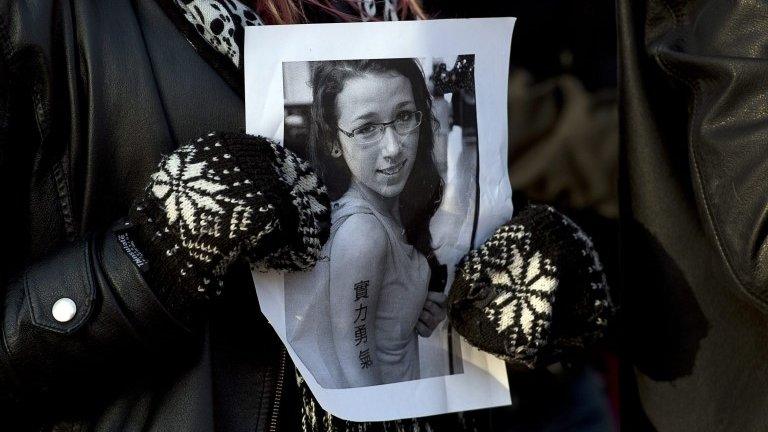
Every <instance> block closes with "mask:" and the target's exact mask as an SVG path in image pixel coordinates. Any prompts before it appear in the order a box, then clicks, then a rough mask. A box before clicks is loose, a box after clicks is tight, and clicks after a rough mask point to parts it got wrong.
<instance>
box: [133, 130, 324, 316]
mask: <svg viewBox="0 0 768 432" xmlns="http://www.w3.org/2000/svg"><path fill="white" fill-rule="evenodd" d="M329 204H330V203H329V201H328V197H327V195H326V189H325V187H324V186H322V185H321V184H320V182H319V181H318V179H317V177H316V176H315V174H314V173H313V172H312V171H311V169H310V168H309V165H308V164H307V163H306V162H304V161H301V160H299V159H298V158H297V157H296V156H295V155H294V154H293V153H291V152H290V151H289V150H287V149H285V148H284V147H282V146H280V145H277V144H275V143H273V142H270V141H268V140H266V139H264V138H261V137H255V136H250V135H245V134H240V133H210V134H207V135H205V136H203V137H201V138H198V139H197V140H195V141H193V142H190V143H189V144H186V145H184V146H181V147H179V148H178V149H177V150H176V151H174V152H173V153H171V154H170V155H168V156H166V157H164V158H163V160H162V161H161V162H160V164H159V169H158V171H157V172H155V173H154V174H153V175H152V177H151V180H150V182H149V184H148V186H147V188H146V189H145V192H144V194H143V196H141V197H140V198H139V199H138V200H136V202H135V203H134V205H133V206H132V208H131V210H130V213H129V217H128V220H127V222H125V224H126V225H127V226H129V227H130V231H129V233H130V236H131V239H132V240H134V241H135V242H136V244H137V245H138V249H139V250H140V251H141V252H142V253H143V254H144V255H145V262H146V263H147V266H148V269H146V272H145V273H146V276H147V279H148V283H149V285H150V286H151V287H152V288H153V290H154V291H155V292H156V294H157V295H158V297H159V298H160V300H161V301H162V302H163V303H164V304H165V305H166V306H167V307H168V308H169V309H171V312H172V313H174V314H176V315H177V316H179V317H180V318H181V319H182V320H185V321H189V319H190V318H191V316H194V315H196V314H197V312H199V309H200V307H201V306H203V305H204V304H205V301H204V300H205V299H207V298H209V297H210V296H211V295H212V294H213V295H216V294H219V293H220V290H221V287H222V286H223V282H222V280H223V279H222V278H223V276H224V275H225V274H226V273H227V270H228V269H229V267H230V266H231V265H232V263H233V262H235V261H236V260H237V259H238V258H240V257H241V256H244V257H248V258H249V259H250V260H251V262H252V263H253V264H254V265H255V266H256V267H258V268H273V269H280V270H301V269H306V268H309V267H311V266H312V265H314V263H315V261H316V259H317V258H318V257H319V254H320V251H321V247H322V243H323V242H324V241H325V240H326V239H327V236H328V228H329Z"/></svg>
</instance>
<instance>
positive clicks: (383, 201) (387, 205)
mask: <svg viewBox="0 0 768 432" xmlns="http://www.w3.org/2000/svg"><path fill="white" fill-rule="evenodd" d="M349 187H350V189H353V190H354V191H356V192H357V193H358V194H359V195H360V197H361V198H363V199H364V200H366V201H368V202H369V203H370V204H371V205H372V206H373V207H374V208H375V209H376V210H378V211H379V212H380V213H383V214H385V215H388V216H391V217H393V218H395V220H397V221H400V198H399V196H394V197H383V196H381V195H380V194H379V193H377V192H374V191H373V189H371V188H369V187H368V186H366V185H364V184H362V183H360V182H359V181H357V180H355V179H352V182H351V184H350V186H349Z"/></svg>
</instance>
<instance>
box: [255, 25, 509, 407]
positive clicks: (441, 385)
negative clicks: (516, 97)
mask: <svg viewBox="0 0 768 432" xmlns="http://www.w3.org/2000/svg"><path fill="white" fill-rule="evenodd" d="M457 24H458V25H457ZM514 24H515V18H511V17H509V18H482V19H451V20H430V21H400V22H370V23H345V24H309V25H306V24H305V25H300V30H299V31H296V30H297V28H296V26H294V25H283V26H261V27H248V28H246V32H245V46H246V50H245V53H244V59H245V64H244V71H245V102H246V131H247V132H248V133H249V134H255V135H263V136H266V137H269V138H272V139H274V140H276V141H278V142H282V141H283V113H284V111H283V109H282V106H283V105H282V103H283V83H282V63H283V62H286V61H313V60H330V59H362V58H403V57H440V56H444V57H450V56H455V55H457V54H474V55H475V94H476V99H477V123H478V142H479V143H480V145H479V152H480V166H482V167H483V169H481V170H480V175H479V182H480V197H481V201H480V203H481V204H480V211H479V221H478V232H477V234H476V241H475V246H479V245H480V244H482V243H483V242H484V241H485V240H486V239H487V238H488V237H489V236H490V235H491V234H492V233H493V231H494V230H495V228H496V227H498V226H499V225H501V224H503V223H504V222H506V221H507V220H509V218H510V217H511V216H512V190H511V186H510V184H509V178H508V176H507V174H506V173H507V145H506V143H507V137H508V135H507V77H508V71H509V55H508V52H509V47H510V43H511V39H512V31H513V29H514ZM426 29H429V30H428V31H429V32H430V33H431V32H433V31H435V32H438V33H440V34H441V37H440V39H439V40H435V39H433V38H424V37H420V34H421V33H422V32H424V31H425V30H426ZM329 33H330V35H332V36H333V37H334V40H338V41H339V43H340V44H343V46H341V47H339V46H333V45H329V44H323V43H322V41H323V40H327V39H328V37H329ZM393 35H397V37H393ZM488 40H492V41H496V43H494V44H491V43H485V41H488ZM414 41H419V42H421V43H413V42H414ZM272 46H276V47H277V46H279V48H275V49H266V48H260V47H272ZM371 53H375V55H372V54H371ZM254 65H258V66H257V67H254ZM427 72H428V71H427ZM263 82H267V83H268V85H267V86H266V89H267V90H266V92H265V91H263V88H264V87H262V86H257V85H255V83H263ZM491 83H498V84H499V85H497V86H495V88H494V86H493V85H491ZM502 90H503V91H502ZM274 104H279V107H280V109H275V106H274ZM493 107H500V109H493ZM251 113H253V114H251ZM248 114H251V115H248ZM252 118H258V119H259V121H258V123H256V122H253V121H248V119H252ZM500 141H501V143H502V145H487V144H485V145H484V144H483V143H484V142H500ZM499 173H504V174H503V179H499V178H498V175H499ZM494 175H495V176H496V177H491V176H494ZM494 180H495V181H494ZM491 205H493V206H496V207H497V208H498V209H500V210H499V211H498V212H491V211H490V210H491V208H490V207H491ZM254 283H255V285H256V291H257V295H258V297H259V304H260V307H261V310H262V313H263V314H264V315H265V317H266V318H267V319H268V320H269V321H270V323H271V324H272V325H273V327H274V328H275V329H276V330H277V333H278V335H279V336H280V338H281V339H282V341H283V343H284V344H285V345H286V348H287V351H288V354H289V355H290V356H291V358H292V359H293V361H294V363H296V367H297V368H298V369H299V371H300V372H301V373H302V375H303V376H304V378H305V380H306V382H307V385H308V386H309V388H310V389H311V390H312V392H313V394H314V395H315V397H316V398H317V399H318V400H319V401H320V402H321V405H322V407H323V408H324V409H325V410H327V411H329V412H331V413H332V414H334V415H335V416H337V417H340V418H343V419H347V420H352V421H386V420H393V419H398V418H408V417H421V416H428V415H435V414H441V413H445V412H455V411H466V410H472V409H479V408H488V407H494V406H502V405H509V404H511V400H510V395H509V383H508V380H507V374H506V368H505V365H504V362H503V361H501V360H499V359H497V358H496V357H493V356H491V355H489V354H486V353H483V352H480V351H478V350H476V349H474V348H472V347H471V346H469V345H468V344H467V343H466V342H464V341H462V347H461V349H462V354H463V357H464V373H463V374H457V375H449V376H442V377H434V378H426V379H421V380H417V381H409V382H401V383H393V384H384V385H379V386H373V387H363V388H352V389H324V388H322V387H321V386H320V385H319V384H318V383H317V382H316V381H315V380H314V379H313V378H312V375H311V373H309V371H308V370H306V368H305V367H304V365H303V364H302V363H301V361H299V359H298V357H297V355H296V353H295V351H294V350H293V349H292V348H291V346H290V345H289V344H286V340H285V334H286V331H285V310H284V308H279V307H275V308H269V307H268V306H267V307H265V305H276V304H281V305H282V304H284V301H283V299H281V298H280V297H281V296H282V293H283V276H282V274H280V273H269V274H259V273H255V274H254ZM289 379H291V378H290V377H289ZM488 389H490V391H487V390H488ZM473 391H474V392H473ZM392 395H397V397H392ZM435 395H443V398H439V397H437V398H435ZM350 397H352V398H354V399H356V400H358V401H359V400H364V401H365V404H364V407H370V409H364V408H363V409H361V407H360V406H359V405H360V404H354V403H349V400H350ZM417 401H418V402H419V403H415V402H417Z"/></svg>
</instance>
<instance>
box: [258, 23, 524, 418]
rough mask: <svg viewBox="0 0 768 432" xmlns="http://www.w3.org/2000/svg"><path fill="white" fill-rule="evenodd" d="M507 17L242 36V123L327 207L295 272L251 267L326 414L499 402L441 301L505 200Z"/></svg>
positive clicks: (399, 413) (439, 409) (487, 360)
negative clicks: (307, 257)
mask: <svg viewBox="0 0 768 432" xmlns="http://www.w3.org/2000/svg"><path fill="white" fill-rule="evenodd" d="M514 24H515V19H514V18H489V19H471V20H450V19H449V20H434V21H423V22H422V21H400V22H367V23H340V24H322V25H321V24H316V25H303V26H263V27H255V28H249V29H248V31H247V32H246V35H245V36H246V50H245V52H244V61H245V77H246V78H245V107H246V131H247V133H249V134H254V135H261V136H265V137H268V138H269V139H271V140H273V141H274V142H275V143H279V145H281V146H284V147H285V149H286V151H287V152H290V153H292V154H295V155H296V158H297V160H300V161H302V162H301V167H300V169H301V170H302V171H311V172H313V173H315V174H316V177H315V178H316V179H317V180H314V179H313V180H312V181H311V182H310V183H311V184H307V185H304V186H302V187H306V188H310V189H318V190H322V191H323V192H324V193H325V194H327V200H328V202H327V208H328V213H327V216H328V218H327V221H324V222H323V226H322V227H321V229H320V231H322V235H321V236H320V237H322V239H321V240H319V242H318V243H317V244H316V246H317V247H316V250H317V256H316V258H315V261H314V265H313V266H312V267H311V268H305V269H303V270H300V271H291V272H276V271H267V272H264V271H262V270H260V269H259V268H258V267H252V268H251V275H252V278H253V282H254V286H255V288H256V293H257V296H258V300H259V307H260V309H261V313H263V314H264V316H265V317H266V318H267V319H268V320H269V323H270V325H271V326H272V327H273V328H274V329H275V332H276V333H277V335H278V336H279V338H280V340H281V342H282V343H283V345H284V347H285V351H286V354H287V356H288V357H289V361H290V362H291V363H292V364H293V365H294V366H295V369H296V378H297V382H299V383H300V384H301V385H302V386H304V385H306V388H307V389H309V390H310V391H311V392H312V395H313V397H315V398H316V400H317V402H318V404H319V405H320V406H322V408H323V409H324V410H327V411H328V412H330V413H332V414H333V415H334V416H338V417H340V418H343V419H346V420H352V421H386V420H395V419H400V418H407V417H421V416H431V415H437V414H442V413H449V412H456V411H462V410H473V409H479V408H488V407H496V406H503V405H508V404H509V403H510V402H511V398H510V392H509V381H508V376H507V369H506V367H505V363H504V361H503V360H502V359H501V358H499V357H496V356H494V355H493V354H491V353H488V352H486V351H483V350H482V349H479V347H477V346H476V345H474V344H472V343H471V342H470V341H468V340H467V339H466V337H465V334H464V333H463V332H462V329H460V328H459V327H457V326H455V322H456V321H455V320H453V318H452V317H453V314H452V312H453V311H454V310H455V309H454V308H452V307H451V306H450V305H452V304H454V303H452V301H451V298H454V296H455V295H459V294H456V293H458V292H459V290H457V289H455V288H456V287H457V286H462V287H463V286H468V285H467V283H466V281H467V279H466V278H465V277H464V275H465V274H468V273H466V272H465V271H464V270H462V268H463V266H464V265H465V264H466V263H467V261H466V259H465V258H466V257H467V256H468V255H469V254H471V253H472V252H473V251H476V250H477V248H479V247H481V246H482V245H483V244H485V243H486V242H487V241H488V240H489V239H490V238H491V237H492V236H493V235H494V232H495V231H496V229H497V227H499V226H500V225H501V224H503V223H504V222H505V221H508V220H509V218H510V217H511V216H512V214H513V210H514V208H513V207H514V203H513V201H512V188H511V185H510V183H509V172H508V170H507V163H506V161H507V148H508V146H507V142H508V141H507V140H508V129H507V119H506V114H505V113H506V100H507V98H506V91H507V90H506V89H507V72H508V68H509V50H508V47H509V43H510V41H511V37H512V31H513V29H514ZM393 33H396V34H398V36H399V37H398V38H392V34H393ZM340 40H343V41H344V43H341V44H340V43H338V42H339V41H340ZM298 174H299V173H298V171H297V172H296V175H298ZM297 178H298V177H297ZM297 199H299V198H297ZM313 245H314V243H313ZM471 283H472V284H474V282H471ZM491 318H493V317H491ZM489 319H490V318H489ZM289 373H290V372H289ZM403 395H408V397H403Z"/></svg>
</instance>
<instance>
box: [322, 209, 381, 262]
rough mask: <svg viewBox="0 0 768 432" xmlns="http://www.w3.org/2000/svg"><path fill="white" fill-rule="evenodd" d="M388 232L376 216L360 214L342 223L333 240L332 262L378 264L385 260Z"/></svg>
mask: <svg viewBox="0 0 768 432" xmlns="http://www.w3.org/2000/svg"><path fill="white" fill-rule="evenodd" d="M386 248H387V232H386V231H385V229H384V226H383V225H382V224H381V222H380V221H379V220H378V219H377V218H376V216H374V215H372V214H367V213H358V214H354V215H352V216H349V217H348V218H346V220H344V222H342V224H341V226H340V227H339V228H338V230H337V231H336V234H335V235H334V238H333V248H332V250H331V261H332V262H333V261H334V259H338V260H340V261H342V262H367V263H372V264H373V263H376V262H380V261H381V260H383V259H384V255H385V252H386Z"/></svg>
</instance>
